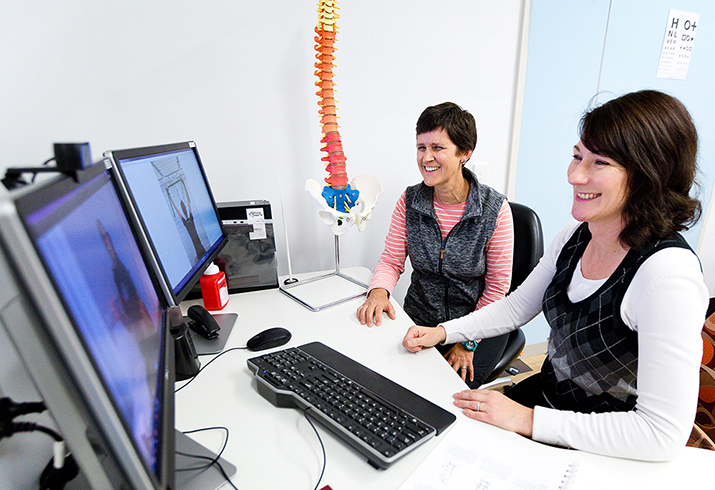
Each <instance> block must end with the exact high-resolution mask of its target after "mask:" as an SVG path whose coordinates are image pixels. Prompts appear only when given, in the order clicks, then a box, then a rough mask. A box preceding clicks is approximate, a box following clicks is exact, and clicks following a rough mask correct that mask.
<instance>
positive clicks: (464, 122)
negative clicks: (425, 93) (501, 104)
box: [416, 102, 477, 155]
mask: <svg viewBox="0 0 715 490" xmlns="http://www.w3.org/2000/svg"><path fill="white" fill-rule="evenodd" d="M437 129H444V130H445V131H446V132H447V136H449V139H451V140H452V143H454V145H455V146H456V147H457V150H459V154H460V155H461V154H464V153H467V152H468V151H470V150H471V151H474V148H476V147H477V123H476V121H475V120H474V116H472V115H471V114H470V113H469V111H467V110H465V109H462V108H461V107H459V106H458V105H457V104H455V103H454V102H443V103H441V104H437V105H433V106H429V107H428V108H427V109H425V110H424V111H422V114H420V117H419V118H418V119H417V128H416V130H417V135H418V136H419V135H420V134H423V133H429V132H430V131H435V130H437Z"/></svg>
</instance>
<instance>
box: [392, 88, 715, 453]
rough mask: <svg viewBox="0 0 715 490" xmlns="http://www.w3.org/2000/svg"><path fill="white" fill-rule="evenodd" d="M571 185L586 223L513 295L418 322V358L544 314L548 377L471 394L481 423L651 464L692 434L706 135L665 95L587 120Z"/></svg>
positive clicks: (408, 339)
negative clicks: (695, 227)
mask: <svg viewBox="0 0 715 490" xmlns="http://www.w3.org/2000/svg"><path fill="white" fill-rule="evenodd" d="M580 129H581V137H580V139H579V141H578V142H577V143H576V145H575V146H574V148H573V159H572V160H571V163H570V165H569V168H568V181H569V183H570V184H571V186H572V187H573V203H572V207H571V214H572V216H573V217H574V218H575V220H576V221H574V222H572V223H571V224H569V225H568V226H566V228H564V229H563V230H562V231H561V233H559V235H557V237H556V238H555V239H554V241H553V242H552V244H551V246H550V247H549V249H548V250H547V251H546V253H545V254H544V257H543V258H542V260H541V261H540V262H539V265H537V267H536V268H535V269H534V271H533V272H532V274H531V275H530V276H529V277H528V278H527V279H526V280H525V281H524V283H523V284H522V286H521V287H520V288H518V289H517V290H516V291H515V292H514V293H513V294H511V295H510V296H508V297H506V298H504V299H503V300H500V301H496V302H495V303H493V304H491V305H489V306H488V307H485V308H483V309H481V310H479V311H477V312H475V313H472V314H470V315H468V316H466V317H463V318H459V319H456V320H453V321H451V322H445V323H443V324H441V325H439V326H438V327H436V328H427V327H421V326H413V327H410V329H409V330H408V332H407V334H406V335H405V338H404V340H403V345H404V346H405V347H406V348H407V349H408V350H410V351H413V352H416V351H419V350H421V349H422V348H423V347H429V346H432V345H436V344H439V343H441V342H445V341H447V342H455V341H459V340H461V339H463V338H471V337H474V336H479V337H490V336H492V335H501V334H503V333H504V332H508V331H511V330H513V329H515V328H518V327H520V326H521V325H523V324H525V323H526V322H528V321H529V320H531V319H532V318H533V317H535V316H536V315H537V314H538V313H539V312H542V311H543V313H544V316H545V317H546V319H547V321H548V322H549V325H550V327H551V334H550V336H549V341H548V352H547V356H546V360H545V361H544V365H543V366H542V368H541V371H540V372H539V373H538V374H535V375H533V376H531V377H529V378H526V379H525V380H523V381H521V382H519V383H517V384H516V385H515V386H514V387H513V388H512V389H510V390H508V391H507V392H506V393H505V394H501V393H498V392H496V391H489V390H469V391H464V392H461V393H457V394H455V402H454V403H455V405H457V406H458V407H460V408H462V409H463V411H464V413H465V414H466V415H467V416H468V417H471V418H474V419H476V420H481V421H484V422H487V423H490V424H493V425H497V426H500V427H503V428H505V429H508V430H512V431H515V432H517V433H520V434H522V435H525V436H528V437H532V438H533V439H535V440H538V441H541V442H546V443H549V444H556V445H561V446H567V447H572V448H576V449H583V450H586V451H591V452H595V453H600V454H607V455H611V456H620V457H625V458H632V459H642V460H652V461H658V460H668V459H671V458H673V457H674V456H675V455H676V454H677V452H678V450H679V449H680V448H681V447H684V446H685V443H686V441H687V439H688V436H689V435H690V431H691V429H692V425H693V421H694V418H695V409H696V406H697V397H698V389H699V369H700V359H701V356H702V345H703V344H702V339H701V337H700V332H701V329H702V325H703V320H704V318H705V311H706V308H707V305H708V291H707V288H706V287H705V284H704V282H703V277H702V270H701V268H700V262H699V260H698V258H697V256H696V255H695V253H694V252H693V251H692V249H691V248H690V247H689V245H688V244H687V242H686V241H685V239H684V238H683V237H682V236H681V235H680V234H679V233H678V231H680V230H684V229H685V228H686V227H687V226H688V225H691V224H693V223H695V222H696V221H697V219H698V217H699V215H700V209H701V207H700V203H699V202H698V201H697V200H696V199H694V198H693V197H691V195H690V192H691V189H692V188H693V187H694V186H695V185H696V182H695V179H696V173H697V162H696V159H697V142H698V137H697V131H696V129H695V125H694V124H693V122H692V120H691V118H690V114H689V113H688V111H687V109H686V108H685V107H684V106H683V104H682V103H680V102H679V101H678V100H677V99H675V98H673V97H671V96H669V95H667V94H664V93H662V92H658V91H653V90H645V91H641V92H635V93H630V94H626V95H624V96H621V97H618V98H616V99H613V100H611V101H609V102H606V103H605V104H603V105H601V106H599V107H596V108H594V109H592V110H590V111H589V112H587V113H586V114H585V115H584V117H583V118H582V121H581V125H580Z"/></svg>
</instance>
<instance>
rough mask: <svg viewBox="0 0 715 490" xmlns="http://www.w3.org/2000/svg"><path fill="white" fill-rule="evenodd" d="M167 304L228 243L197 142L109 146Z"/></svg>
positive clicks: (176, 301)
mask: <svg viewBox="0 0 715 490" xmlns="http://www.w3.org/2000/svg"><path fill="white" fill-rule="evenodd" d="M104 155H105V156H106V157H108V158H110V159H111V160H112V162H113V168H114V170H115V172H116V174H117V176H118V177H119V182H120V185H121V186H122V189H123V191H124V193H125V195H126V196H127V199H128V201H129V204H130V206H131V209H132V214H133V218H134V220H135V221H136V222H137V223H138V225H139V227H140V228H139V229H140V232H141V233H142V234H143V235H144V236H143V238H144V240H145V241H146V244H147V246H148V247H149V251H150V254H151V257H152V265H153V267H155V268H156V270H157V276H158V277H159V279H160V281H161V282H160V285H161V288H162V291H163V293H164V294H165V295H166V297H167V299H168V301H169V304H172V305H178V304H179V303H180V302H181V300H182V299H184V298H185V297H186V295H187V294H188V293H189V292H190V291H191V289H192V287H193V286H194V284H196V282H197V281H198V279H199V278H200V276H201V274H202V273H203V272H204V271H205V270H206V268H207V267H208V266H209V265H210V264H211V262H212V261H213V260H214V259H215V258H216V257H217V256H218V254H219V252H220V251H221V249H222V248H223V247H224V245H225V244H226V242H227V237H226V235H225V233H224V231H223V228H222V226H221V219H220V218H219V213H218V208H217V206H216V202H215V200H214V198H213V194H212V192H211V187H210V185H209V181H208V178H207V177H206V173H205V171H204V168H203V165H202V163H201V159H200V158H199V152H198V149H197V148H196V144H195V143H194V142H192V141H189V142H183V143H175V144H168V145H159V146H150V147H144V148H131V149H124V150H111V151H107V152H105V153H104Z"/></svg>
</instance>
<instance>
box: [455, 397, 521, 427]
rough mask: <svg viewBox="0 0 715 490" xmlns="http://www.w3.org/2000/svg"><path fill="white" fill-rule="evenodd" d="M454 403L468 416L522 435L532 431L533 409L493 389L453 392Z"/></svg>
mask: <svg viewBox="0 0 715 490" xmlns="http://www.w3.org/2000/svg"><path fill="white" fill-rule="evenodd" d="M454 404H455V405H456V406H458V407H459V408H461V409H462V413H464V415H466V416H467V417H469V418H472V419H474V420H479V421H482V422H486V423H488V424H491V425H496V426H497V427H501V428H502V429H506V430H509V431H512V432H516V433H517V434H521V435H522V436H526V437H531V436H532V434H533V432H534V410H533V409H532V408H528V407H525V406H523V405H520V404H518V403H516V402H515V401H513V400H511V399H509V398H507V397H506V396H504V394H503V393H500V392H498V391H494V390H465V391H460V392H459V393H455V394H454Z"/></svg>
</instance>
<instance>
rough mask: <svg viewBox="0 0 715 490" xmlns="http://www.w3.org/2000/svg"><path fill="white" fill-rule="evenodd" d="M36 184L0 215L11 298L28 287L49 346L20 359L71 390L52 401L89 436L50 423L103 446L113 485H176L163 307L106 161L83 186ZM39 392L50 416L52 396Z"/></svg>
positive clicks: (64, 180)
mask: <svg viewBox="0 0 715 490" xmlns="http://www.w3.org/2000/svg"><path fill="white" fill-rule="evenodd" d="M34 187H36V188H34V189H31V190H30V191H29V192H25V193H23V194H22V195H21V196H19V197H17V198H9V199H8V200H7V201H6V202H9V203H11V206H3V207H2V216H1V219H2V223H1V224H2V240H1V241H0V244H1V245H2V248H3V249H4V250H5V251H6V253H5V257H7V262H8V263H9V264H10V265H9V269H14V270H15V277H16V280H15V286H16V287H14V288H13V287H10V288H9V290H10V291H12V290H13V289H15V290H16V292H17V295H18V297H20V296H23V293H22V291H23V290H25V291H26V293H25V294H26V296H25V299H26V300H27V301H30V302H31V303H34V305H35V307H34V309H36V310H37V311H39V312H43V313H41V314H40V315H39V318H37V319H36V320H35V321H32V322H30V323H31V324H32V325H33V328H35V329H36V330H37V331H38V335H40V334H41V337H38V338H46V341H45V342H40V344H47V345H43V347H42V349H41V352H33V351H32V350H29V351H27V350H26V351H25V352H24V354H25V355H24V357H26V358H29V359H31V363H32V362H35V361H37V362H42V361H41V360H42V359H46V360H47V362H48V363H49V364H50V365H52V369H53V370H56V371H57V372H58V373H62V375H61V376H60V375H58V377H60V378H62V383H63V384H64V383H66V384H67V388H66V390H65V391H64V392H62V393H60V394H59V395H58V396H59V397H60V398H61V397H62V396H66V397H67V398H68V400H70V403H71V404H73V405H74V409H75V410H80V411H84V412H85V416H86V417H87V418H89V419H90V421H89V422H86V423H88V424H90V425H92V427H90V429H88V430H87V431H85V432H87V433H88V434H94V436H83V435H82V432H83V431H82V429H81V428H79V429H77V428H76V427H72V426H71V425H72V424H62V423H59V422H58V425H60V429H61V431H62V432H63V434H65V437H66V438H67V439H68V443H70V447H71V448H72V443H73V442H77V441H78V440H79V439H82V438H83V437H90V438H92V439H95V438H98V439H97V440H100V441H102V442H101V443H97V441H96V440H92V441H90V443H89V446H93V445H95V444H96V445H105V446H106V447H105V449H101V450H99V452H100V453H103V452H104V451H106V452H107V453H108V454H110V455H111V456H112V458H111V459H113V460H114V464H113V465H112V467H113V470H111V471H109V470H108V471H107V475H108V476H107V479H108V480H109V481H110V482H111V484H112V486H115V487H119V486H123V485H128V486H129V487H133V488H139V487H147V484H150V488H164V487H166V486H168V485H169V483H168V482H173V463H172V462H171V461H172V458H173V451H174V445H173V437H174V429H173V424H174V412H173V366H172V365H171V364H172V363H173V349H172V348H171V346H170V342H171V340H170V339H171V334H170V332H169V331H168V326H167V322H166V313H167V310H166V308H164V303H163V298H160V297H159V296H158V294H157V288H156V285H155V278H154V277H152V275H150V272H149V269H148V267H147V265H146V263H145V261H144V259H143V256H142V252H141V250H140V248H139V246H138V243H137V239H136V238H135V235H134V232H133V230H132V227H131V226H130V222H129V221H128V218H127V215H126V212H125V208H124V204H123V202H122V201H121V200H120V198H119V194H118V191H117V188H116V187H115V183H114V177H113V175H112V173H111V171H110V170H109V162H108V161H107V162H102V163H99V164H97V165H95V166H94V167H91V168H90V169H88V170H86V171H84V172H81V178H80V182H75V181H74V180H73V179H72V178H69V177H61V178H58V179H55V180H53V181H51V182H49V183H48V184H47V185H37V186H34ZM17 223H19V224H20V225H21V226H16V225H17ZM23 228H24V230H23ZM22 231H24V232H25V234H23V233H22ZM27 242H29V244H30V246H27ZM23 249H24V252H23ZM13 250H14V251H13ZM8 280H9V279H8V277H7V274H5V277H4V281H6V282H7V281H8ZM43 284H44V286H43ZM6 285H7V284H6ZM11 285H12V284H11ZM7 291H8V290H6V292H7ZM8 294H11V293H8ZM8 305H9V303H8ZM53 305H55V306H53ZM8 308H10V306H8ZM28 311H31V310H30V309H28ZM27 314H28V315H29V314H31V313H27ZM11 317H12V316H9V317H4V318H5V319H6V321H7V318H11ZM9 323H12V321H10V322H9ZM8 327H9V328H10V329H13V330H14V329H16V328H19V326H18V325H6V328H8ZM22 327H23V328H24V327H25V325H22ZM50 344H51V345H52V346H50ZM51 348H52V349H54V350H52V352H50V350H49V349H51ZM169 351H171V352H169ZM43 356H44V357H43ZM42 376H44V374H43V373H40V374H38V376H35V377H36V378H37V377H42ZM43 379H44V378H43ZM39 384H42V381H40V383H39ZM48 389H49V390H59V389H60V387H50V388H48ZM41 391H42V390H41ZM43 396H44V398H45V399H46V401H47V402H48V406H50V410H52V406H51V405H52V403H54V402H55V400H56V398H55V397H54V396H53V393H52V392H51V393H47V392H45V393H43ZM64 410H67V407H65V408H64ZM53 415H58V413H57V411H56V410H55V411H53ZM62 416H64V414H60V416H59V419H60V420H61V419H62ZM56 418H57V417H56ZM73 432H76V434H74V435H73ZM73 438H74V440H73ZM77 445H78V446H81V441H80V442H77ZM78 454H79V455H80V456H79V461H78V462H79V463H80V466H82V465H83V463H86V460H83V459H82V451H81V450H80V451H79V452H78ZM102 458H104V459H106V455H100V456H99V457H98V458H97V460H98V461H100V462H99V463H97V464H99V465H100V466H101V465H102V464H104V463H102V462H101V459H102ZM85 466H90V467H91V463H88V464H86V465H85ZM83 469H84V470H85V473H89V472H90V471H91V470H88V469H87V468H83ZM115 479H118V480H115Z"/></svg>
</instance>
